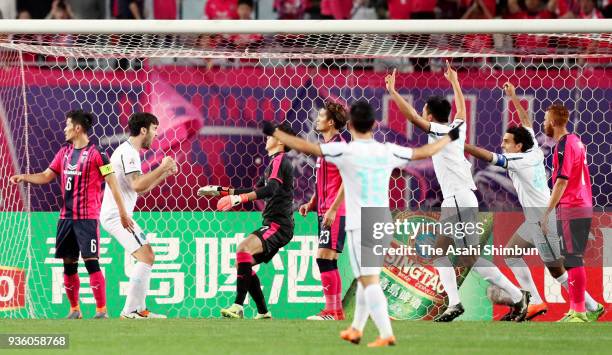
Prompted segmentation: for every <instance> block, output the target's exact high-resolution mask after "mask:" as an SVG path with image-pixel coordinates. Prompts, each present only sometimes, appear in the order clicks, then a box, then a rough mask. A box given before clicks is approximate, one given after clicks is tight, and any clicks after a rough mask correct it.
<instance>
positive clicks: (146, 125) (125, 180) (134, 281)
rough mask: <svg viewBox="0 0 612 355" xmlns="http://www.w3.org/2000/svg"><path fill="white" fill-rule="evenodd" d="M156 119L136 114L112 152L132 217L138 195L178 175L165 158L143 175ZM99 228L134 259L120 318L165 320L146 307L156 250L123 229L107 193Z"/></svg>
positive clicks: (142, 236)
mask: <svg viewBox="0 0 612 355" xmlns="http://www.w3.org/2000/svg"><path fill="white" fill-rule="evenodd" d="M158 125H159V122H158V120H157V117H155V116H154V115H152V114H150V113H134V114H133V115H132V116H131V117H130V119H129V122H128V126H129V129H130V137H129V138H128V140H127V141H125V142H123V143H122V144H121V145H119V147H117V149H116V150H115V151H114V152H113V155H112V156H111V159H110V161H111V164H112V165H113V168H114V169H115V172H116V173H117V180H119V187H120V191H121V196H122V198H123V201H124V204H125V208H126V210H127V212H128V213H129V215H130V217H131V216H132V215H133V213H134V207H135V206H136V199H137V198H138V195H139V194H143V193H146V192H148V191H150V190H151V189H153V188H154V187H155V186H157V185H159V184H160V183H161V182H162V181H164V179H166V177H168V176H170V175H172V174H175V173H176V172H177V167H176V163H175V162H174V160H173V159H172V158H171V157H164V158H163V159H162V162H161V164H160V165H159V166H158V167H157V168H156V169H154V170H152V171H150V172H148V173H146V174H143V173H142V168H141V162H140V153H139V151H140V149H149V148H150V147H151V143H152V142H153V139H154V138H155V136H156V135H157V126H158ZM100 224H101V225H102V227H103V228H104V229H105V230H106V231H107V232H108V233H110V234H111V235H113V236H114V237H115V238H116V239H117V241H118V242H119V243H120V244H121V245H122V246H123V248H125V250H126V251H127V252H128V253H130V254H131V255H132V256H133V257H134V258H135V259H136V261H137V262H136V264H135V265H134V267H133V269H132V271H131V274H130V282H129V287H128V294H127V298H126V300H125V306H124V307H123V311H122V312H121V318H129V319H141V318H166V317H165V316H163V315H159V314H155V313H152V312H150V311H149V310H148V309H147V307H146V304H145V298H146V296H147V292H148V290H149V280H150V278H151V269H152V268H153V263H154V261H155V255H154V254H153V249H152V248H151V246H150V245H149V242H148V241H147V239H146V237H145V233H144V232H143V231H142V229H141V228H140V227H139V226H138V225H137V224H135V226H134V231H133V232H129V231H127V230H126V229H125V228H122V227H121V222H120V219H119V213H118V211H117V205H116V203H115V201H114V200H113V198H112V196H111V194H110V193H107V192H106V191H105V193H104V198H103V200H102V211H101V213H100Z"/></svg>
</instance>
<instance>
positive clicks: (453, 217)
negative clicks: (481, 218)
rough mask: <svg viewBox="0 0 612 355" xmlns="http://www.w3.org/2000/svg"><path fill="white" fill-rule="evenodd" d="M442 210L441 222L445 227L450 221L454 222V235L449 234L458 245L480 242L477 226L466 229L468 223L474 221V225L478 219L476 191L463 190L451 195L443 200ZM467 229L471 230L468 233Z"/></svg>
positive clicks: (465, 245)
mask: <svg viewBox="0 0 612 355" xmlns="http://www.w3.org/2000/svg"><path fill="white" fill-rule="evenodd" d="M441 207H442V210H441V212H440V220H439V222H440V223H442V224H443V229H444V230H447V229H448V228H447V227H446V226H447V225H448V224H449V223H452V225H453V227H452V230H453V231H455V232H454V233H453V234H452V235H447V237H450V238H452V239H453V241H454V242H455V246H456V247H467V246H476V245H478V244H479V239H478V234H477V233H476V232H475V231H476V230H477V228H469V229H466V230H464V226H465V224H466V223H472V224H473V225H474V226H475V225H476V222H477V221H478V200H477V199H476V195H474V191H472V190H463V191H460V192H458V193H456V194H455V195H453V196H449V197H447V198H445V199H444V201H442V205H441ZM466 231H469V233H467V232H466Z"/></svg>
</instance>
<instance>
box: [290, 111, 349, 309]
mask: <svg viewBox="0 0 612 355" xmlns="http://www.w3.org/2000/svg"><path fill="white" fill-rule="evenodd" d="M346 119H347V117H346V110H345V108H344V106H342V105H340V104H337V103H333V102H326V103H325V106H324V107H323V108H322V109H321V110H319V116H318V117H317V123H316V130H317V131H318V132H319V133H321V135H322V136H323V141H324V142H325V143H330V142H343V141H344V140H343V139H342V136H340V130H341V129H342V128H344V126H345V125H346ZM316 166H317V173H316V176H317V180H316V185H317V190H316V192H315V194H314V195H312V197H311V199H310V201H308V203H305V204H303V205H302V206H300V208H299V212H300V214H301V215H302V216H306V214H307V213H308V211H313V210H316V211H317V215H318V218H319V250H318V251H317V265H318V266H319V271H320V272H321V284H322V286H323V294H324V296H325V309H323V310H322V311H321V312H320V313H319V314H317V315H313V316H310V317H308V319H309V320H343V319H344V311H343V310H342V279H341V278H340V273H339V272H338V253H341V252H342V249H343V248H344V238H345V235H346V233H345V231H344V226H345V207H344V187H343V186H342V177H341V176H340V172H339V171H338V168H337V167H336V166H335V165H334V164H332V163H329V162H328V161H326V160H325V158H324V157H318V158H317V165H316Z"/></svg>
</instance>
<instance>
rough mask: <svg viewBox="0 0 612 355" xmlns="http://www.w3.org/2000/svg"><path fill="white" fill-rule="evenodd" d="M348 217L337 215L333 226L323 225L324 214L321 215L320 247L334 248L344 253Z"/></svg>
mask: <svg viewBox="0 0 612 355" xmlns="http://www.w3.org/2000/svg"><path fill="white" fill-rule="evenodd" d="M345 222H346V217H344V216H339V217H338V216H336V219H335V220H334V223H333V224H332V225H331V227H326V226H324V225H323V216H319V248H325V249H332V250H335V251H337V252H338V253H342V249H344V240H345V239H346V230H345V229H344V226H345Z"/></svg>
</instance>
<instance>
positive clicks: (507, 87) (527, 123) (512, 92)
mask: <svg viewBox="0 0 612 355" xmlns="http://www.w3.org/2000/svg"><path fill="white" fill-rule="evenodd" d="M504 91H505V92H506V95H508V96H509V97H510V100H511V101H512V104H513V105H514V108H515V109H516V112H518V115H519V118H520V119H521V124H522V125H523V127H527V128H531V127H533V122H531V118H530V117H529V114H528V113H527V111H526V110H525V108H524V107H523V105H521V102H520V101H519V98H518V97H517V96H516V89H515V87H514V85H512V84H510V83H509V82H508V83H505V84H504Z"/></svg>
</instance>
